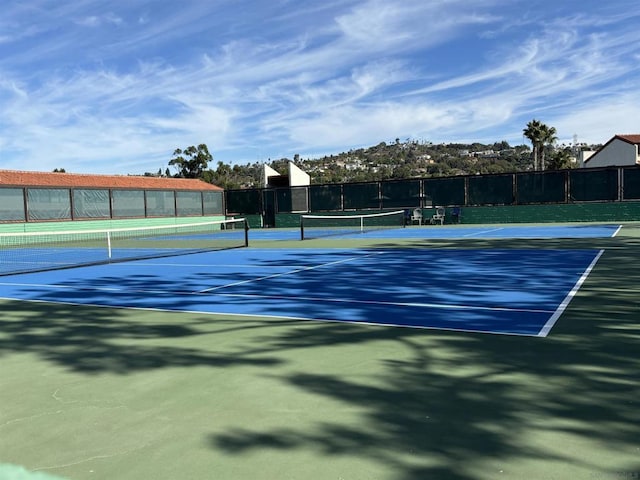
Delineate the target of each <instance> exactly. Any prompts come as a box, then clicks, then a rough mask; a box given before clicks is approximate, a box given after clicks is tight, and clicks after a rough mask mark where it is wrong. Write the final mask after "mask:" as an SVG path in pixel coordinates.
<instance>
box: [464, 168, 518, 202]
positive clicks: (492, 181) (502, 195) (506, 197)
mask: <svg viewBox="0 0 640 480" xmlns="http://www.w3.org/2000/svg"><path fill="white" fill-rule="evenodd" d="M468 188H469V205H511V204H512V203H513V201H514V195H513V175H512V174H507V175H484V176H481V175H477V176H474V177H469V187H468Z"/></svg>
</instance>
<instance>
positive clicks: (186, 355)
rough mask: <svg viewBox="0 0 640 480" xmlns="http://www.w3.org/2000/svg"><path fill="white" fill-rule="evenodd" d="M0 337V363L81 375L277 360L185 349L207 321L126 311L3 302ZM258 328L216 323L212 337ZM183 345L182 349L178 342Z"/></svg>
mask: <svg viewBox="0 0 640 480" xmlns="http://www.w3.org/2000/svg"><path fill="white" fill-rule="evenodd" d="M2 307H3V309H5V310H6V312H10V313H7V314H4V315H3V321H2V329H1V331H0V359H1V358H2V356H3V355H6V354H8V353H10V352H20V353H32V354H36V355H37V356H39V357H40V358H42V359H44V360H46V361H50V362H54V363H56V364H59V365H62V366H64V367H65V368H68V369H69V370H73V371H77V372H81V373H88V374H91V373H103V372H112V373H119V374H128V373H132V372H135V371H139V370H148V369H159V368H165V367H190V366H211V367H231V366H239V365H256V366H270V367H273V366H274V365H277V364H278V363H279V361H280V360H279V359H278V358H277V357H276V356H275V355H273V356H266V355H263V356H261V357H258V356H255V355H254V356H248V355H243V354H241V353H240V354H238V355H234V356H229V355H227V354H225V353H223V352H221V353H219V354H215V353H212V352H211V351H210V350H207V349H204V348H195V347H190V346H188V345H189V344H190V342H193V339H194V338H197V337H198V336H202V335H210V334H211V333H212V329H211V328H209V327H210V322H209V320H208V319H204V320H198V319H189V320H185V321H184V322H183V323H177V322H175V319H173V318H166V316H163V314H161V313H158V314H157V316H153V315H152V316H149V315H144V314H143V315H140V314H139V312H135V311H131V310H125V309H122V310H117V309H115V310H114V309H108V308H100V307H91V306H80V305H65V304H52V303H40V302H38V303H32V302H28V303H26V302H17V301H5V302H3V303H2ZM251 328H259V324H251V323H245V324H243V325H238V323H237V322H233V321H230V320H227V321H225V320H219V321H218V322H217V323H216V326H215V328H214V329H213V333H219V334H222V333H224V332H230V331H237V330H241V329H251ZM183 339H184V340H185V345H187V346H182V342H181V340H183Z"/></svg>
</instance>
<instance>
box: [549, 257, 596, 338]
mask: <svg viewBox="0 0 640 480" xmlns="http://www.w3.org/2000/svg"><path fill="white" fill-rule="evenodd" d="M603 253H604V250H600V251H599V252H598V254H597V255H596V257H595V258H594V259H593V260H592V261H591V263H590V264H589V266H588V267H587V269H586V270H585V271H584V272H583V274H582V275H581V276H580V278H579V279H578V281H577V282H576V284H575V285H574V286H573V288H572V289H571V291H570V292H569V293H568V294H567V296H566V297H565V298H564V300H563V301H562V303H561V304H560V305H559V306H558V308H557V309H556V312H555V313H554V314H553V315H552V316H551V318H550V319H549V320H547V323H545V324H544V326H543V327H542V329H540V331H539V332H538V335H537V336H538V337H546V336H547V335H549V332H550V331H551V329H552V328H553V326H554V325H555V323H556V322H557V321H558V318H560V315H562V314H563V313H564V311H565V309H566V308H567V307H568V306H569V302H571V300H572V299H573V297H574V296H575V295H576V293H578V290H580V287H581V286H582V284H583V283H584V282H585V280H586V279H587V277H588V276H589V274H590V273H591V270H593V268H594V267H595V266H596V263H598V260H599V259H600V257H601V256H602V254H603Z"/></svg>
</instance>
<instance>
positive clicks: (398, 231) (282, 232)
mask: <svg viewBox="0 0 640 480" xmlns="http://www.w3.org/2000/svg"><path fill="white" fill-rule="evenodd" d="M621 228H622V227H621V226H620V225H495V226H487V225H477V226H468V225H444V226H440V225H426V226H417V225H413V226H408V227H406V228H402V227H398V228H385V229H380V230H371V231H365V232H357V231H355V232H354V231H349V230H346V229H344V228H343V229H332V228H331V227H325V228H324V229H323V228H322V227H318V228H317V229H314V228H310V229H309V230H310V232H309V233H310V235H312V236H315V235H318V236H319V237H322V236H327V237H329V238H330V237H332V236H336V237H339V238H381V239H384V238H400V239H402V238H407V239H458V238H459V239H464V238H477V239H498V238H504V239H509V238H511V239H518V238H531V239H538V238H540V239H545V238H610V237H614V236H615V235H616V234H617V233H618V232H619V231H620V229H621ZM356 229H357V227H356ZM313 230H317V233H316V232H314V231H313ZM249 238H250V241H251V240H299V239H300V229H278V228H275V229H268V228H266V229H252V230H251V231H250V232H249Z"/></svg>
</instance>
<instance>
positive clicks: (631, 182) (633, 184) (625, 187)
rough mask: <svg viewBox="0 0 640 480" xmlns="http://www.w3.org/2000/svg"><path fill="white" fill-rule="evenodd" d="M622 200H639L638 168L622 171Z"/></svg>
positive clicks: (639, 174) (639, 180)
mask: <svg viewBox="0 0 640 480" xmlns="http://www.w3.org/2000/svg"><path fill="white" fill-rule="evenodd" d="M622 182H623V183H622V198H623V199H625V200H636V199H640V168H639V167H630V168H623V169H622Z"/></svg>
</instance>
